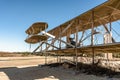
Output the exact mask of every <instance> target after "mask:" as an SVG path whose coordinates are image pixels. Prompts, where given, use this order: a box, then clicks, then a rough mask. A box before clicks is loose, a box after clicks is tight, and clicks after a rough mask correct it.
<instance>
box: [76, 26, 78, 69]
mask: <svg viewBox="0 0 120 80" xmlns="http://www.w3.org/2000/svg"><path fill="white" fill-rule="evenodd" d="M75 37H76V40H75V41H76V44H75V54H76V70H77V69H78V53H77V43H78V26H76V36H75Z"/></svg>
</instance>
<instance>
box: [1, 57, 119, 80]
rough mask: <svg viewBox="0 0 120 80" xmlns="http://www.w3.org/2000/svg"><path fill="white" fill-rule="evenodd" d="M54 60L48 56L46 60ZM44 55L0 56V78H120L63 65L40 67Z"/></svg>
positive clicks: (110, 79)
mask: <svg viewBox="0 0 120 80" xmlns="http://www.w3.org/2000/svg"><path fill="white" fill-rule="evenodd" d="M52 61H56V58H52V57H49V61H48V62H52ZM44 63H45V60H44V57H0V80H120V78H109V77H107V76H104V77H103V76H95V75H87V74H83V73H80V74H75V71H74V70H72V69H64V68H63V67H52V68H50V67H42V66H41V65H42V64H44Z"/></svg>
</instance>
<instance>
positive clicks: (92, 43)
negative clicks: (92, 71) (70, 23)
mask: <svg viewBox="0 0 120 80" xmlns="http://www.w3.org/2000/svg"><path fill="white" fill-rule="evenodd" d="M93 34H94V11H93V10H92V35H91V46H92V64H93V65H94V57H95V53H94V48H93V45H94V41H93V40H94V36H93Z"/></svg>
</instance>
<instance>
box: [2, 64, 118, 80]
mask: <svg viewBox="0 0 120 80" xmlns="http://www.w3.org/2000/svg"><path fill="white" fill-rule="evenodd" d="M61 65H63V63H61V64H58V63H55V64H49V65H42V66H41V65H39V66H33V67H27V68H17V67H10V68H0V72H4V73H5V74H6V75H7V76H8V77H9V79H10V80H38V79H39V80H40V79H41V80H42V79H44V78H46V77H47V78H52V79H53V78H54V79H53V80H65V78H66V77H74V76H75V75H78V74H81V73H84V74H87V75H96V76H109V77H115V78H120V72H114V71H112V70H109V69H106V68H102V67H98V66H94V67H93V66H91V65H86V64H82V63H79V64H78V66H79V67H78V70H77V74H69V73H68V72H67V74H66V75H64V76H60V75H61V74H63V73H64V71H65V69H64V68H59V69H58V68H57V67H61ZM69 65H70V66H69V69H72V70H73V71H76V70H75V65H72V64H69ZM61 69H63V71H61ZM67 70H68V69H67ZM51 76H53V77H51ZM48 80H50V79H48Z"/></svg>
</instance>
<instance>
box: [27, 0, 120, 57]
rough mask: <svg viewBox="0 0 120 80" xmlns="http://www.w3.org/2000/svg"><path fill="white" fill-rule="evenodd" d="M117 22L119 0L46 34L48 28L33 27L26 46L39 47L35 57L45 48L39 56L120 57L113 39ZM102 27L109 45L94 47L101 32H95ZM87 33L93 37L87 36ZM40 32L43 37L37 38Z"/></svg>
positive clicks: (109, 0)
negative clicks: (28, 44) (105, 55)
mask: <svg viewBox="0 0 120 80" xmlns="http://www.w3.org/2000/svg"><path fill="white" fill-rule="evenodd" d="M117 20H120V0H108V1H107V2H105V3H103V4H101V5H99V6H97V7H95V8H93V9H91V10H89V11H87V12H85V13H83V14H81V15H79V16H77V17H75V18H73V19H71V20H69V21H67V22H65V23H63V24H61V25H59V26H57V27H55V28H54V29H52V30H49V31H47V32H46V31H44V30H45V29H46V28H47V24H44V25H41V24H38V25H36V24H33V25H32V26H31V27H30V28H29V29H28V30H27V31H26V33H27V34H29V35H31V36H30V37H29V38H27V39H26V42H28V43H36V42H39V43H40V46H38V47H37V48H36V49H35V50H34V51H33V53H34V52H36V51H37V50H38V49H39V48H40V47H42V46H43V45H45V44H47V46H46V47H45V49H42V50H41V51H40V52H55V53H57V54H64V55H67V54H69V53H70V54H71V53H72V54H76V55H79V53H93V56H94V54H95V53H118V52H120V42H116V40H115V39H114V37H113V36H112V22H115V21H117ZM107 24H109V26H108V25H107ZM45 25H46V27H45ZM41 26H44V27H41ZM99 27H101V28H103V29H104V30H105V31H104V32H105V33H107V35H108V37H106V38H109V39H108V41H107V42H106V43H104V42H105V41H104V42H103V43H102V44H94V36H95V35H96V34H99V33H100V32H99V30H96V28H99ZM118 29H119V26H118ZM87 30H89V32H90V33H89V34H88V35H87V36H85V32H86V31H87ZM40 32H41V33H42V35H39V36H38V35H37V36H36V34H38V33H40ZM105 33H104V34H105ZM73 34H74V39H75V40H74V44H72V43H71V42H72V41H73V40H72V39H71V35H73ZM63 38H64V39H63ZM88 38H90V40H89V43H90V44H89V45H84V44H82V43H83V42H84V41H85V40H87V39H88ZM103 38H104V37H103ZM106 38H104V39H106ZM32 39H33V40H32ZM70 39H71V40H70ZM106 40H107V39H106ZM56 44H57V45H56ZM63 44H64V46H63ZM63 47H64V48H63Z"/></svg>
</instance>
